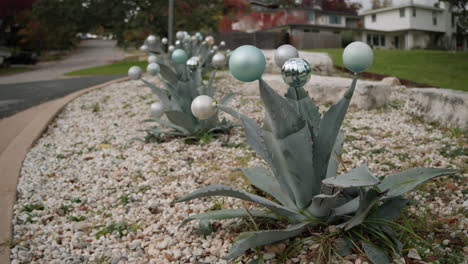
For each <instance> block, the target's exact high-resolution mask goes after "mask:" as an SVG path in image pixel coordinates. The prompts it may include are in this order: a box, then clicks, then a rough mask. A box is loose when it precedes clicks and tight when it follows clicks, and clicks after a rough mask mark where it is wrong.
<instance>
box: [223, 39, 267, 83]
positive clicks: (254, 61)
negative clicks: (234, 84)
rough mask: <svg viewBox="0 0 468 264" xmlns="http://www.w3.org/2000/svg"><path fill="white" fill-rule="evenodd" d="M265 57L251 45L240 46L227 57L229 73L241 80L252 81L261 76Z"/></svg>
mask: <svg viewBox="0 0 468 264" xmlns="http://www.w3.org/2000/svg"><path fill="white" fill-rule="evenodd" d="M265 66H266V59H265V56H264V55H263V53H262V51H260V50H259V49H258V48H257V47H255V46H252V45H244V46H240V47H239V48H237V49H236V50H234V51H233V52H232V54H231V56H230V58H229V70H230V71H231V74H232V75H233V76H234V77H235V78H236V79H238V80H239V81H243V82H253V81H256V80H258V79H260V77H262V74H263V72H264V71H265Z"/></svg>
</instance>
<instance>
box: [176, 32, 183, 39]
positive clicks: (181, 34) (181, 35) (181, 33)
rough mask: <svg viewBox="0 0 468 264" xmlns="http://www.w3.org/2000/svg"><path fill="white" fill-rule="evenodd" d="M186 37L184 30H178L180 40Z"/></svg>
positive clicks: (177, 37) (177, 34)
mask: <svg viewBox="0 0 468 264" xmlns="http://www.w3.org/2000/svg"><path fill="white" fill-rule="evenodd" d="M184 38H185V33H184V32H182V31H177V33H176V39H178V40H183V39H184Z"/></svg>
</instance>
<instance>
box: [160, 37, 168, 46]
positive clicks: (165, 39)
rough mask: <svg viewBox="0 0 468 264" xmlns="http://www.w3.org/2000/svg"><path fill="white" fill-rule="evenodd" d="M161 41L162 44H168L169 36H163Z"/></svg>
mask: <svg viewBox="0 0 468 264" xmlns="http://www.w3.org/2000/svg"><path fill="white" fill-rule="evenodd" d="M161 42H162V44H164V45H167V43H169V40H168V39H167V38H162V39H161Z"/></svg>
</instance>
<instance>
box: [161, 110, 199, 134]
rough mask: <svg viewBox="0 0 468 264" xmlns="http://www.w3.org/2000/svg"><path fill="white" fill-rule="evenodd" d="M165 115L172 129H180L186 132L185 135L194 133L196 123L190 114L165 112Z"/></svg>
mask: <svg viewBox="0 0 468 264" xmlns="http://www.w3.org/2000/svg"><path fill="white" fill-rule="evenodd" d="M165 113H166V117H167V119H169V121H171V122H172V127H182V128H183V129H184V130H185V131H187V134H192V133H193V132H194V131H195V126H196V121H195V120H194V119H195V118H194V117H193V116H192V115H191V114H190V115H189V114H186V113H184V112H181V111H167V112H165ZM167 123H168V122H167Z"/></svg>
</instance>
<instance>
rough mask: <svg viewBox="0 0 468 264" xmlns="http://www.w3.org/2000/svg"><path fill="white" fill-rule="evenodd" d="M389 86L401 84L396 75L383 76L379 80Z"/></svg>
mask: <svg viewBox="0 0 468 264" xmlns="http://www.w3.org/2000/svg"><path fill="white" fill-rule="evenodd" d="M381 82H382V83H385V84H387V85H390V86H399V85H401V83H400V80H399V79H398V78H397V77H385V78H383V79H382V81H381Z"/></svg>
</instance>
